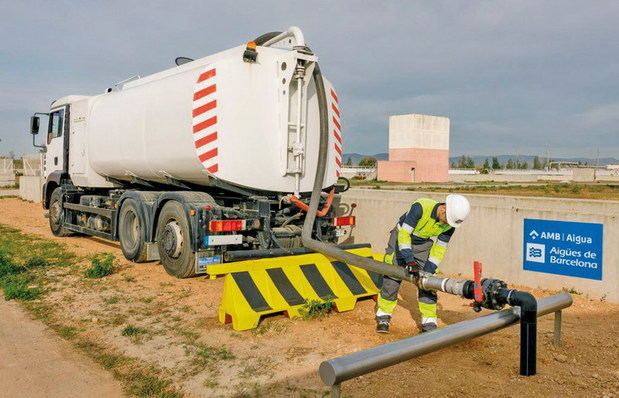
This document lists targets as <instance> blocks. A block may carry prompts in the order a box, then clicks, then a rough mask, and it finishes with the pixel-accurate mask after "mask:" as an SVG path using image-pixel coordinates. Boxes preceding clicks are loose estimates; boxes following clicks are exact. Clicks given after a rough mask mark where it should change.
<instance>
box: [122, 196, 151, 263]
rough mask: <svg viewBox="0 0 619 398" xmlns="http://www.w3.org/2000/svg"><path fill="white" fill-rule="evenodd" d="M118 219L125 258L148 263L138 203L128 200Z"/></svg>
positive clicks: (124, 203)
mask: <svg viewBox="0 0 619 398" xmlns="http://www.w3.org/2000/svg"><path fill="white" fill-rule="evenodd" d="M118 219H119V221H118V238H119V240H120V248H121V250H122V252H123V254H124V255H125V258H126V259H127V260H130V261H135V262H136V263H141V262H144V261H146V242H145V241H144V226H143V225H142V224H143V223H142V220H141V218H140V213H139V209H138V205H137V202H136V201H135V200H133V199H126V200H125V201H124V202H123V205H122V207H121V208H120V215H119V217H118Z"/></svg>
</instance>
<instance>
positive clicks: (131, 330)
mask: <svg viewBox="0 0 619 398" xmlns="http://www.w3.org/2000/svg"><path fill="white" fill-rule="evenodd" d="M146 333H148V330H146V329H142V328H138V327H135V326H131V325H129V326H127V327H126V328H124V329H123V330H122V331H121V332H120V334H121V335H122V336H127V337H133V336H139V335H141V334H146Z"/></svg>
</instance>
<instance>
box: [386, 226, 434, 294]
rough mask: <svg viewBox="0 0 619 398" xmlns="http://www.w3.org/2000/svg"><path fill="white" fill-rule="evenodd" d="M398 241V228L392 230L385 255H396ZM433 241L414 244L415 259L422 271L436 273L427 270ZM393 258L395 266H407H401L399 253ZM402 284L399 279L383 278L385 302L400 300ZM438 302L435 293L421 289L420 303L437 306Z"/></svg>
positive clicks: (432, 270)
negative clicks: (399, 293) (426, 266)
mask: <svg viewBox="0 0 619 398" xmlns="http://www.w3.org/2000/svg"><path fill="white" fill-rule="evenodd" d="M397 241H398V229H397V227H396V228H394V229H392V230H391V233H390V235H389V242H388V243H387V248H386V249H385V254H391V253H394V252H395V251H396V250H397ZM433 243H434V242H433V241H432V240H428V241H426V242H423V243H421V244H413V245H412V249H413V257H415V261H417V263H418V264H419V267H420V269H422V270H423V271H426V272H431V273H434V272H435V269H426V268H425V265H426V262H427V261H428V256H429V255H430V248H431V247H432V245H433ZM395 254H396V255H394V257H393V262H394V264H395V265H400V266H405V265H406V264H401V262H402V261H401V260H398V257H399V256H398V255H397V254H398V253H395ZM401 283H402V281H401V280H399V279H394V278H391V277H389V276H386V275H385V276H384V277H383V286H382V288H381V290H380V295H381V297H382V298H384V299H385V300H389V301H395V300H397V299H398V291H399V290H400V284H401ZM437 301H438V296H437V295H436V292H435V291H432V290H423V289H419V302H420V303H425V304H436V303H437Z"/></svg>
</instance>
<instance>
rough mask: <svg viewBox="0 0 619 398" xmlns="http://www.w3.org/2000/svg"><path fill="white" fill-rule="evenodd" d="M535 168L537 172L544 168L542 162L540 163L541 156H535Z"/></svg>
mask: <svg viewBox="0 0 619 398" xmlns="http://www.w3.org/2000/svg"><path fill="white" fill-rule="evenodd" d="M533 168H534V169H535V170H541V168H542V162H540V161H539V156H535V157H534V158H533Z"/></svg>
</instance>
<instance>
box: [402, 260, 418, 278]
mask: <svg viewBox="0 0 619 398" xmlns="http://www.w3.org/2000/svg"><path fill="white" fill-rule="evenodd" d="M404 268H406V271H408V273H409V274H411V275H413V276H414V277H415V278H418V277H419V263H418V262H417V261H414V260H413V261H411V262H408V263H406V265H405V266H404Z"/></svg>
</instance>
